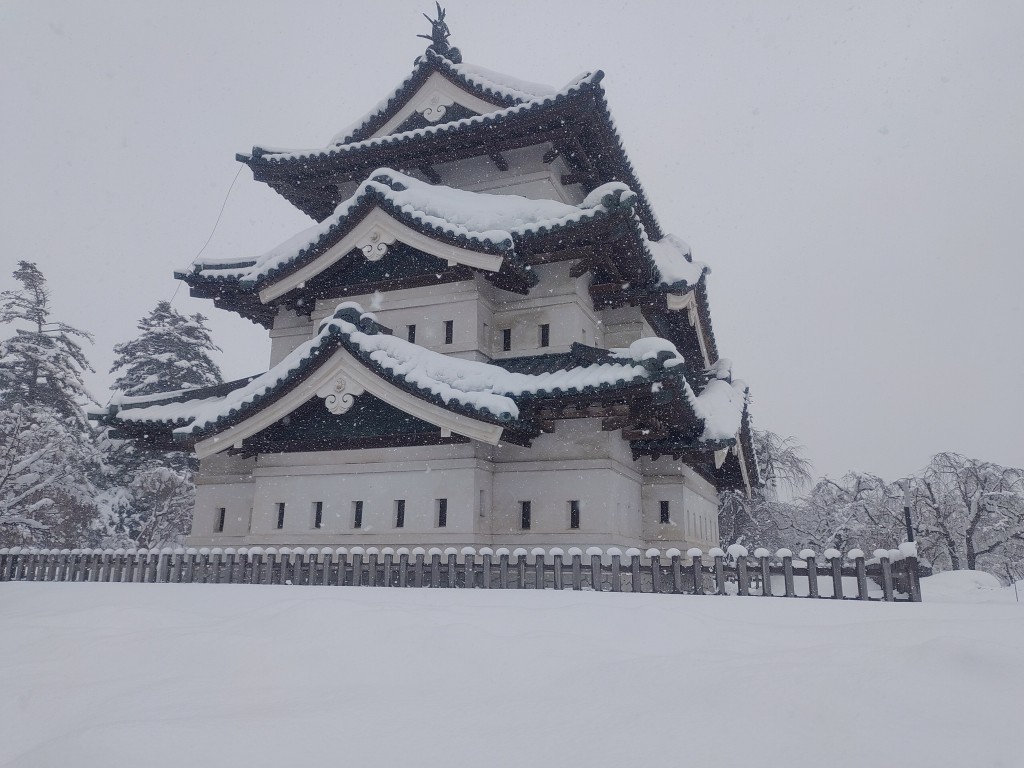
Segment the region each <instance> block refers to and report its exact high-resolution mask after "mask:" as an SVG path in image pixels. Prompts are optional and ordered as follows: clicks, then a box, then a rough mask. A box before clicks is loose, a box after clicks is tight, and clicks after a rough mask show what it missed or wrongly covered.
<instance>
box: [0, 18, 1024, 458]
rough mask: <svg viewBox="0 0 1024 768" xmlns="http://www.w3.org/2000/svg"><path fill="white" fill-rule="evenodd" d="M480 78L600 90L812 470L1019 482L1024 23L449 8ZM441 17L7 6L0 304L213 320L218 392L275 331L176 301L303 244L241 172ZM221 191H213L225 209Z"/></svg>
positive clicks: (296, 218)
mask: <svg viewBox="0 0 1024 768" xmlns="http://www.w3.org/2000/svg"><path fill="white" fill-rule="evenodd" d="M447 7H448V20H449V22H450V27H451V30H452V42H453V43H454V44H455V45H457V46H458V47H460V48H461V49H462V52H463V55H464V57H465V59H466V61H468V62H472V63H474V64H479V65H481V66H485V67H488V68H491V69H495V70H498V71H502V72H507V73H509V74H512V75H515V76H518V77H520V78H523V79H527V80H533V81H538V82H546V83H550V84H552V85H555V86H561V85H562V84H564V83H565V82H566V81H568V80H569V79H570V78H572V77H573V76H575V75H577V74H579V73H580V72H583V71H588V70H593V69H598V68H600V69H603V70H604V71H605V73H606V75H607V77H606V79H605V81H604V85H605V87H606V89H607V92H608V98H609V102H610V104H611V108H612V111H613V113H614V115H615V118H616V121H617V123H618V126H619V129H620V132H621V134H622V137H623V139H624V142H625V144H626V148H627V151H628V152H629V155H630V157H631V159H632V160H633V163H634V165H635V166H636V169H637V172H638V174H639V177H640V179H641V180H642V182H643V184H644V186H645V188H646V190H647V193H648V195H649V197H650V199H651V201H652V203H653V205H654V208H655V211H656V213H657V215H658V216H659V218H660V220H661V223H662V225H663V227H664V228H665V229H666V230H667V231H671V232H673V233H675V234H677V235H679V236H680V237H682V238H683V239H685V240H686V241H687V242H689V243H690V244H691V245H692V246H693V249H694V254H695V256H696V258H698V259H701V260H704V261H707V262H708V263H709V264H710V265H711V267H712V274H711V276H710V278H709V280H710V283H709V292H710V297H711V309H712V316H713V320H714V328H715V334H716V336H717V339H718V343H719V348H720V350H721V353H722V355H723V356H725V357H729V358H731V359H732V360H733V362H734V371H735V373H736V374H737V375H738V376H740V377H742V378H743V379H744V380H746V381H747V382H748V383H749V384H750V387H751V390H752V393H753V405H752V409H753V415H754V420H755V424H756V425H757V426H760V427H766V428H770V429H773V430H775V431H777V432H780V433H783V434H787V435H794V436H796V437H798V438H799V439H800V440H801V441H802V442H803V443H804V444H805V445H806V446H807V449H808V453H809V455H810V457H811V458H812V459H813V461H814V462H815V466H816V468H817V470H818V471H819V472H820V473H827V474H831V475H839V474H842V473H843V472H844V471H846V470H847V469H851V468H856V469H861V470H865V471H871V472H875V473H878V474H881V475H883V476H885V477H887V478H896V477H899V476H901V475H905V474H908V473H910V472H913V471H915V470H918V469H919V468H921V467H922V466H923V465H924V464H925V463H926V462H927V461H928V458H929V457H930V456H931V455H932V454H933V453H936V452H938V451H943V450H956V451H959V452H962V453H966V454H969V455H971V456H975V457H978V458H983V459H989V460H993V461H997V462H1000V463H1003V464H1010V465H1015V466H1024V439H1022V438H1024V405H1022V388H1024V384H1022V382H1024V299H1022V298H1021V291H1022V290H1024V258H1022V257H1024V254H1022V243H1024V141H1022V137H1024V93H1022V91H1024V88H1022V82H1024V45H1022V43H1021V40H1022V39H1024V4H1022V3H1010V2H1006V3H982V2H964V3H937V2H923V3H919V2H913V3H894V2H884V3H859V2H843V3H821V2H807V3H765V2H757V3H721V2H708V3H689V2H687V3H683V2H663V3H643V2H623V1H622V0H615V1H614V2H597V1H595V0H587V2H575V3H568V2H562V3H554V2H550V0H545V1H543V2H504V3H501V4H492V3H489V2H481V0H473V1H472V2H470V0H450V2H448V3H447ZM431 9H432V2H428V1H427V0H416V1H415V2H387V3H367V2H345V1H344V0H323V2H298V1H297V0H291V1H290V2H235V3H213V2H208V1H207V0H203V1H201V2H182V1H181V0H176V1H175V2H140V1H138V0H131V1H128V0H125V1H124V2H100V1H98V0H91V2H88V3H83V2H43V1H42V0H29V1H20V0H16V1H14V2H12V1H11V0H6V2H2V3H0V104H2V105H3V115H4V116H3V119H2V120H0V148H2V151H3V154H4V156H5V158H6V160H5V169H4V173H3V181H4V183H3V186H2V191H0V196H2V207H0V211H2V214H0V215H2V219H0V221H2V226H0V285H2V286H4V287H7V286H9V285H10V284H11V282H12V280H11V278H10V273H11V272H12V271H13V269H14V268H15V265H16V262H17V261H18V260H19V259H29V260H32V261H36V262H38V263H39V265H40V267H41V269H43V271H44V272H45V274H46V276H47V277H48V278H49V280H50V285H51V287H52V290H53V306H54V314H55V316H56V317H58V318H59V319H61V320H65V321H68V322H71V323H73V324H75V325H78V326H80V327H82V328H85V329H87V330H89V331H91V332H92V333H94V334H95V337H96V344H95V346H94V347H93V348H92V349H91V353H90V354H91V359H92V360H93V361H94V365H95V367H96V369H97V373H96V375H95V376H92V377H91V385H92V387H93V389H94V391H95V393H96V396H97V398H98V399H100V400H101V401H104V402H105V401H106V399H107V398H108V397H109V392H108V391H107V387H108V385H109V382H110V381H111V379H112V377H110V376H109V375H108V374H107V369H108V368H109V366H110V362H111V359H112V353H111V347H112V346H113V344H115V343H117V342H119V341H124V340H127V339H128V338H131V337H132V336H133V335H134V333H135V324H136V322H137V321H138V319H139V318H140V317H142V316H143V315H145V314H146V313H147V312H148V311H149V310H150V309H151V308H152V307H153V305H154V304H155V303H156V302H157V301H158V300H160V299H169V298H171V297H172V296H175V306H176V307H177V308H178V309H180V310H182V311H187V312H196V311H200V312H203V313H204V314H206V315H208V316H209V317H210V324H211V326H212V327H213V329H214V333H215V340H216V342H217V343H218V344H219V345H220V346H221V347H223V348H224V350H225V351H224V355H223V357H222V359H221V361H220V362H221V364H222V367H223V369H224V373H225V376H226V377H229V378H235V377H239V376H243V375H247V374H251V373H255V372H257V371H260V370H264V369H265V368H266V364H267V362H268V360H267V358H268V354H269V345H268V343H267V341H266V332H265V331H263V330H262V329H260V328H257V327H255V326H253V325H251V324H250V323H248V322H247V321H244V320H240V319H238V318H236V317H234V316H232V315H230V314H228V313H226V312H222V311H220V310H217V309H214V308H213V306H212V305H211V304H210V303H208V302H202V301H197V300H194V299H191V298H189V297H188V296H187V290H186V289H184V288H183V289H182V290H179V291H177V293H176V294H175V289H176V287H177V285H176V281H174V279H173V278H172V274H171V273H172V272H173V270H174V269H181V268H184V267H186V266H187V265H188V264H189V263H190V262H191V261H192V259H193V258H194V257H195V256H196V254H197V252H198V251H199V250H200V248H201V247H202V246H203V244H204V243H205V242H206V240H207V238H208V237H209V236H210V233H211V231H213V227H214V222H215V221H216V219H217V216H218V211H219V210H220V208H221V205H222V204H224V202H225V196H227V197H226V204H225V205H224V213H223V217H222V218H221V221H220V224H219V226H218V227H217V228H216V230H215V231H214V234H213V237H212V240H211V241H210V243H209V246H208V247H207V249H206V251H205V253H204V256H209V257H222V256H231V257H238V258H244V257H249V256H253V255H256V254H258V253H260V252H262V251H264V250H267V249H269V248H270V247H272V246H274V245H276V244H277V243H278V242H279V241H281V240H283V239H285V238H287V237H288V236H290V235H292V234H294V233H295V232H296V231H298V230H299V229H301V228H303V227H305V226H308V225H309V224H310V223H311V221H310V220H309V219H307V218H306V217H305V216H304V215H302V214H300V213H298V212H297V211H296V210H295V209H294V208H292V206H291V205H290V204H288V203H287V202H286V201H285V200H284V199H283V198H280V197H278V196H277V195H276V194H274V193H273V192H271V191H270V190H269V189H267V188H266V187H265V186H264V185H262V184H258V183H256V182H254V181H253V180H252V177H251V175H250V174H249V172H248V169H246V168H244V167H243V168H242V170H241V173H240V174H238V176H237V181H235V183H234V186H233V187H232V181H233V179H235V177H236V173H238V170H239V167H240V166H239V164H238V163H236V162H235V160H234V154H235V152H236V151H247V150H248V149H249V148H251V146H252V145H253V144H255V143H260V144H266V145H270V146H281V147H312V146H322V145H324V144H325V143H326V142H327V141H328V139H329V138H330V137H331V136H332V135H333V134H334V133H335V132H336V131H337V130H339V129H340V128H342V127H344V126H345V125H347V124H349V123H350V122H351V121H352V120H354V119H355V118H356V117H358V116H359V115H361V114H362V113H364V112H366V111H367V110H368V109H369V108H370V107H372V106H373V105H374V104H375V103H377V101H379V100H380V99H381V98H383V97H384V96H386V95H387V94H388V93H389V92H390V90H391V89H392V88H393V87H394V86H395V85H397V84H398V83H399V82H400V81H401V80H402V79H403V78H404V77H405V76H406V75H407V74H408V72H409V71H410V70H411V68H412V63H413V59H414V58H415V57H416V56H417V55H418V54H419V53H421V52H422V50H423V48H424V46H425V45H426V41H424V40H421V39H418V38H417V37H416V36H415V35H416V34H417V33H422V32H428V31H429V28H428V25H427V24H426V22H425V21H424V20H423V18H422V17H421V16H420V13H421V11H429V10H431ZM229 188H231V192H230V194H229V195H228V190H229Z"/></svg>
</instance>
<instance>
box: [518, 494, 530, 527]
mask: <svg viewBox="0 0 1024 768" xmlns="http://www.w3.org/2000/svg"><path fill="white" fill-rule="evenodd" d="M519 504H520V507H521V512H522V517H521V518H520V521H519V527H520V528H522V529H523V530H524V531H528V530H530V524H531V523H532V522H533V520H532V519H531V517H532V514H533V510H532V509H531V507H532V506H533V505H532V504H530V502H528V501H521V502H519Z"/></svg>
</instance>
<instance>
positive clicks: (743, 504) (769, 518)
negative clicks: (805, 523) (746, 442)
mask: <svg viewBox="0 0 1024 768" xmlns="http://www.w3.org/2000/svg"><path fill="white" fill-rule="evenodd" d="M751 439H752V441H753V444H754V453H755V454H756V455H757V466H758V469H759V470H760V473H761V477H762V478H763V479H764V482H765V485H764V487H763V488H757V489H754V491H753V492H752V494H751V495H750V496H749V497H748V496H747V495H746V494H745V493H743V492H741V491H728V492H724V493H722V494H721V495H720V497H719V509H718V527H719V535H720V537H721V539H722V543H723V544H726V545H728V544H736V543H754V544H757V545H759V546H767V547H780V546H790V545H792V534H791V529H792V525H793V515H794V504H793V503H792V502H790V501H785V500H780V499H779V494H778V490H779V488H780V487H781V488H783V489H785V490H786V491H788V492H789V493H794V492H798V491H800V490H802V489H803V488H805V487H806V486H807V485H809V484H810V481H811V463H810V461H808V460H807V458H806V456H805V455H804V448H803V446H802V445H800V444H799V443H798V442H797V441H796V440H795V439H794V438H792V437H782V436H780V435H777V434H776V433H774V432H771V431H769V430H760V429H754V430H751Z"/></svg>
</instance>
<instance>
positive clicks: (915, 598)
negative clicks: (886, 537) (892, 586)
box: [900, 541, 921, 603]
mask: <svg viewBox="0 0 1024 768" xmlns="http://www.w3.org/2000/svg"><path fill="white" fill-rule="evenodd" d="M900 553H901V554H902V555H903V556H904V557H905V558H906V559H905V560H904V562H905V563H906V568H907V580H908V582H909V583H910V602H912V603H920V602H921V574H920V573H919V572H918V570H917V544H915V543H914V542H912V541H905V542H903V543H902V544H900Z"/></svg>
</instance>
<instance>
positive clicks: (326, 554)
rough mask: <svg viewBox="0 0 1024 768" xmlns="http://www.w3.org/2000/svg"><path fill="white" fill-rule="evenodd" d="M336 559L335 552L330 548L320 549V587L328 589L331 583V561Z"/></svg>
mask: <svg viewBox="0 0 1024 768" xmlns="http://www.w3.org/2000/svg"><path fill="white" fill-rule="evenodd" d="M333 559H334V550H333V549H331V548H330V547H321V548H320V586H321V587H326V586H327V585H328V584H330V583H331V561H332V560H333Z"/></svg>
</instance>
